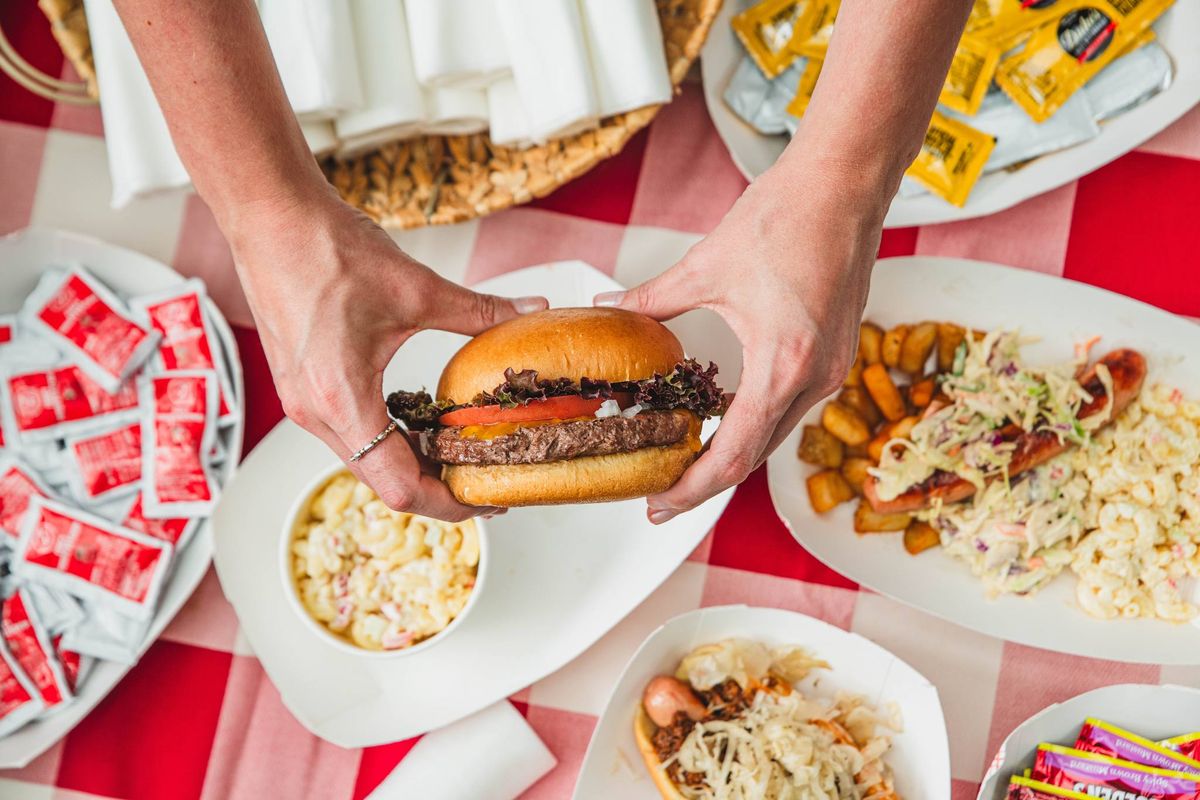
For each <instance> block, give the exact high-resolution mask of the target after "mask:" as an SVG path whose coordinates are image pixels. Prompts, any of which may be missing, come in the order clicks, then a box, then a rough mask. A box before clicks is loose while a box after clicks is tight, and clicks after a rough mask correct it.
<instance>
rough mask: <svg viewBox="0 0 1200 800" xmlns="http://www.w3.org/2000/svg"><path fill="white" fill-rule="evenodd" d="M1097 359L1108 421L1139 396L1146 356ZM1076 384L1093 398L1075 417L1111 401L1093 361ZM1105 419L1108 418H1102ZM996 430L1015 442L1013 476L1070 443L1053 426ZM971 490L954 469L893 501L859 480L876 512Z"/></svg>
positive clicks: (948, 499) (954, 498) (952, 499)
mask: <svg viewBox="0 0 1200 800" xmlns="http://www.w3.org/2000/svg"><path fill="white" fill-rule="evenodd" d="M1097 364H1103V365H1104V366H1106V367H1107V368H1108V371H1109V374H1110V375H1111V376H1112V386H1113V397H1112V398H1111V399H1112V403H1113V406H1112V408H1113V411H1112V414H1110V415H1109V420H1112V419H1113V418H1114V417H1116V415H1117V414H1120V413H1121V412H1122V411H1124V410H1125V408H1126V407H1127V406H1128V405H1129V404H1130V402H1132V401H1133V398H1135V397H1137V394H1138V392H1139V391H1141V388H1142V383H1143V382H1144V381H1145V379H1146V359H1145V357H1144V356H1143V355H1142V354H1141V353H1139V352H1137V351H1136V350H1128V349H1121V350H1114V351H1112V352H1111V353H1108V354H1107V355H1105V356H1104V357H1103V358H1101V359H1100V360H1099V361H1098V362H1097ZM1079 383H1080V384H1081V385H1082V386H1083V388H1084V390H1085V391H1086V392H1087V393H1088V394H1089V395H1091V398H1092V399H1091V400H1089V401H1088V402H1086V403H1084V404H1083V405H1082V406H1081V407H1080V409H1079V413H1078V415H1077V416H1078V419H1081V420H1082V419H1086V418H1088V417H1091V416H1093V415H1095V414H1099V413H1102V412H1104V411H1105V410H1106V408H1107V407H1108V403H1109V397H1108V393H1107V391H1106V389H1105V387H1104V384H1103V383H1102V382H1101V380H1100V377H1099V376H1098V375H1097V374H1096V364H1093V365H1092V366H1091V367H1089V368H1088V369H1087V371H1085V372H1084V373H1083V375H1082V376H1080V378H1079ZM1106 424H1107V423H1106ZM996 433H997V435H998V436H999V437H1000V439H1001V440H1002V441H1006V442H1014V443H1015V444H1016V449H1015V450H1014V451H1013V454H1012V459H1011V460H1010V461H1009V464H1008V475H1009V477H1010V478H1012V477H1015V476H1017V475H1019V474H1021V473H1022V472H1025V471H1026V470H1030V469H1033V468H1034V467H1036V466H1038V465H1039V464H1044V463H1046V462H1047V461H1049V460H1050V459H1052V458H1054V457H1055V456H1056V455H1058V454H1060V453H1062V452H1063V451H1064V450H1066V449H1067V447H1069V446H1070V445H1069V443H1068V442H1066V441H1064V440H1062V439H1060V438H1059V436H1058V435H1057V434H1056V433H1055V432H1054V431H1048V430H1039V431H1023V430H1021V428H1020V427H1018V426H1016V425H1007V426H1005V427H1003V428H1001V429H1000V430H998V431H997V432H996ZM973 494H975V485H974V484H973V483H971V482H970V481H968V480H966V479H965V478H961V477H959V476H958V475H955V474H954V473H952V472H945V471H942V470H938V471H936V472H934V473H933V474H932V475H930V476H929V477H928V478H926V479H925V480H923V481H921V482H920V483H918V484H916V485H914V486H911V487H909V488H908V489H906V490H905V491H904V492H902V493H901V494H900V495H898V496H897V497H895V498H893V499H891V500H883V499H881V498H880V497H879V493H878V480H877V479H876V478H875V477H874V476H872V477H869V478H867V480H866V481H865V482H864V483H863V496H864V497H865V498H866V499H867V502H869V503H870V504H871V508H873V509H874V510H875V511H876V512H878V513H881V514H884V513H889V514H890V513H895V512H905V511H919V510H920V509H923V508H928V507H929V506H930V505H932V504H933V501H934V500H941V502H942V503H957V502H959V501H961V500H966V499H967V498H968V497H970V496H971V495H973Z"/></svg>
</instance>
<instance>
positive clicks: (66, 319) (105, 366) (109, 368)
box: [21, 267, 159, 393]
mask: <svg viewBox="0 0 1200 800" xmlns="http://www.w3.org/2000/svg"><path fill="white" fill-rule="evenodd" d="M21 318H22V320H23V321H24V322H25V323H26V324H27V325H29V327H30V329H31V330H36V331H38V332H40V333H43V334H45V335H46V336H47V338H49V339H50V341H52V342H54V343H55V345H56V346H58V347H59V348H60V349H62V350H63V351H64V352H66V353H67V354H68V355H69V356H70V357H71V359H72V360H73V361H74V362H75V363H77V364H78V365H79V367H80V368H81V369H82V370H83V371H84V372H86V373H87V374H88V376H89V377H91V378H92V380H94V381H95V382H96V383H98V384H99V385H100V386H102V387H103V388H104V389H105V390H106V391H108V392H110V393H113V392H116V391H117V390H118V389H120V388H121V384H122V383H124V382H125V380H126V379H127V378H129V377H130V376H131V375H133V373H134V372H136V371H137V370H138V368H139V367H141V365H142V363H143V362H144V361H145V360H146V359H147V358H149V357H150V354H151V353H153V352H154V349H155V347H157V346H158V339H159V335H158V333H156V332H154V331H151V330H149V329H147V328H145V327H143V326H142V325H139V324H138V323H137V321H136V320H134V318H133V315H132V314H131V313H130V312H129V310H128V309H127V308H126V307H125V304H124V303H122V302H121V301H120V300H119V299H118V298H117V296H116V295H114V294H113V293H112V292H110V291H109V290H108V288H107V287H105V286H104V285H103V284H102V283H100V281H98V280H96V278H94V277H93V276H91V275H89V274H88V273H87V272H85V271H84V270H82V269H81V268H79V267H72V268H71V269H69V270H66V271H65V272H53V271H52V272H47V273H46V274H45V275H44V276H43V277H42V280H41V281H40V282H39V283H38V285H37V288H36V289H34V290H33V293H32V294H31V295H29V297H28V298H27V299H26V300H25V307H24V308H23V309H22V311H21Z"/></svg>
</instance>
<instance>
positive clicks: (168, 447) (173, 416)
mask: <svg viewBox="0 0 1200 800" xmlns="http://www.w3.org/2000/svg"><path fill="white" fill-rule="evenodd" d="M141 395H142V407H143V408H144V409H147V410H148V411H149V413H148V414H147V415H146V416H145V417H144V418H143V419H142V452H143V458H144V460H143V462H142V475H143V478H144V485H143V490H142V510H143V512H144V514H145V516H146V517H147V518H148V519H164V518H174V517H201V516H207V515H209V514H211V513H212V510H213V508H214V507H215V506H216V504H217V493H218V487H217V482H216V481H215V480H214V479H213V476H212V475H211V474H210V472H209V469H208V458H209V454H210V453H211V452H212V448H213V442H214V441H215V438H216V428H217V416H216V410H217V379H216V373H214V372H212V371H211V370H176V371H173V372H164V373H161V374H158V375H147V376H144V378H143V380H142V383H141Z"/></svg>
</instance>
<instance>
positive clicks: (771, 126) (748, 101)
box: [724, 56, 804, 135]
mask: <svg viewBox="0 0 1200 800" xmlns="http://www.w3.org/2000/svg"><path fill="white" fill-rule="evenodd" d="M803 70H804V59H797V60H796V61H795V62H793V63H792V65H791V66H790V67H788V68H787V69H786V70H784V71H783V73H782V74H780V76H779V77H778V78H773V79H771V80H767V79H766V78H765V77H764V76H763V74H762V73H761V72H759V71H758V67H756V66H754V62H753V61H751V60H750V57H749V56H747V57H746V58H744V59H742V62H741V63H740V64H739V65H738V68H737V70H736V71H735V72H734V73H733V78H731V79H730V81H729V86H727V87H726V88H725V96H724V97H725V103H726V104H727V105H728V106H729V107H730V108H731V109H733V113H735V114H737V116H738V118H739V119H741V120H742V121H743V122H745V123H746V124H747V125H749V126H750V127H752V128H754V129H755V130H756V131H758V132H759V133H763V134H767V135H770V134H776V133H783V132H785V131H786V130H787V127H786V125H785V124H784V120H786V118H787V105H788V103H789V102H791V99H792V93H793V92H795V90H796V83H797V82H798V81H799V80H800V74H801V72H803Z"/></svg>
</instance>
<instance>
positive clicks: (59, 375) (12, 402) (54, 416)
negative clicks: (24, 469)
mask: <svg viewBox="0 0 1200 800" xmlns="http://www.w3.org/2000/svg"><path fill="white" fill-rule="evenodd" d="M137 410H138V395H137V388H136V387H135V386H134V385H133V384H127V385H125V386H122V387H121V388H120V389H119V390H117V392H116V393H115V394H113V393H110V392H108V391H106V390H105V389H104V388H103V387H102V386H100V385H99V384H98V383H96V382H95V381H93V380H92V379H91V378H89V377H88V376H87V375H86V374H85V373H84V372H83V370H81V369H80V368H79V367H77V366H74V365H68V366H63V367H52V368H49V369H39V370H34V371H17V372H15V373H11V374H8V375H6V376H4V377H3V380H0V415H3V416H4V418H5V430H6V431H9V432H12V433H13V434H15V435H16V436H18V437H19V438H20V440H21V442H22V444H24V443H26V442H29V441H45V440H46V439H55V438H59V437H61V436H65V435H67V434H68V433H71V432H77V431H79V430H92V429H94V427H95V426H96V425H97V423H103V424H112V423H113V422H115V421H117V420H123V419H124V420H128V419H135V418H136V417H137V415H138V414H137Z"/></svg>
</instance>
